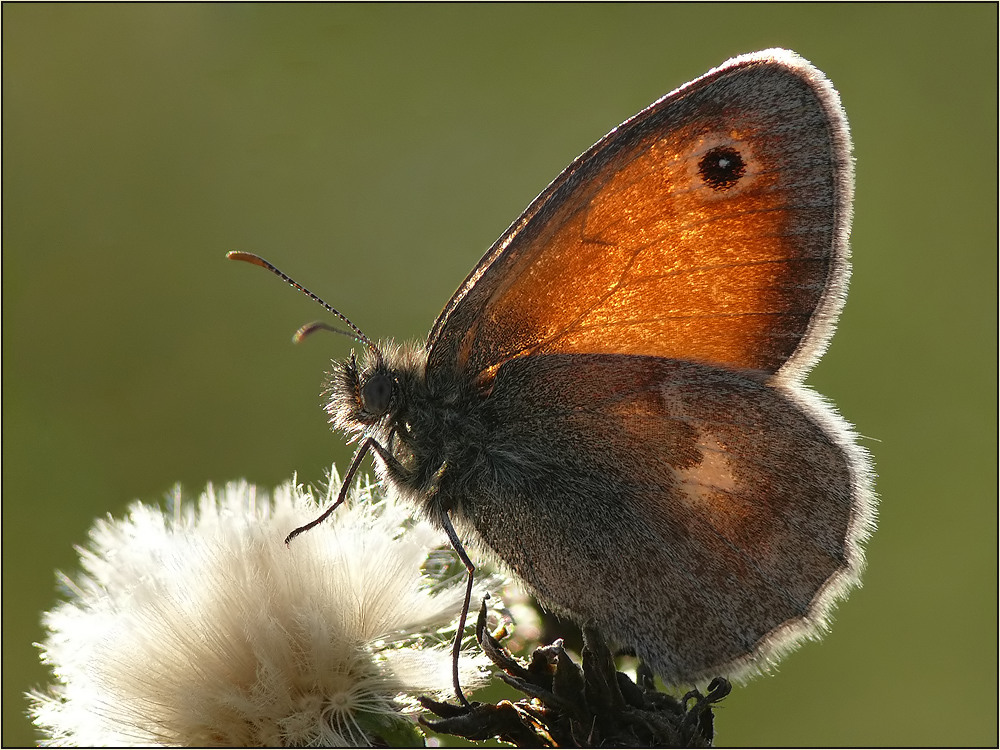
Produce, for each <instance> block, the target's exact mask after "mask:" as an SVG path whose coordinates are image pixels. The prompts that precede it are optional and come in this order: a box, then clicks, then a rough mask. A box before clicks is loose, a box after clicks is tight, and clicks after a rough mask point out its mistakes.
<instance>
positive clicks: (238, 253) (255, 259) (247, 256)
mask: <svg viewBox="0 0 1000 750" xmlns="http://www.w3.org/2000/svg"><path fill="white" fill-rule="evenodd" d="M226 258H228V259H229V260H244V261H246V262H247V263H253V264H254V265H255V266H259V265H262V262H261V261H262V259H261V258H260V257H259V256H256V255H254V254H253V253H245V252H243V251H242V250H230V251H229V252H228V253H226Z"/></svg>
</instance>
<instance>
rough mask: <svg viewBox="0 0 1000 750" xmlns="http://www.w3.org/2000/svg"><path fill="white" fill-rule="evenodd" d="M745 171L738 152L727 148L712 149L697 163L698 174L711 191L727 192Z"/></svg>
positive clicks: (745, 167)
mask: <svg viewBox="0 0 1000 750" xmlns="http://www.w3.org/2000/svg"><path fill="white" fill-rule="evenodd" d="M746 171H747V165H746V164H745V163H744V162H743V157H742V156H740V152H739V151H737V150H736V149H735V148H730V147H729V146H718V147H717V148H713V149H712V150H711V151H709V152H708V153H707V154H705V155H704V156H703V157H701V161H700V162H698V173H699V174H700V175H701V179H703V180H704V181H705V184H706V185H708V186H709V187H710V188H712V190H729V188H731V187H733V186H734V185H735V184H736V183H737V182H739V181H740V179H741V178H742V177H743V175H744V174H746Z"/></svg>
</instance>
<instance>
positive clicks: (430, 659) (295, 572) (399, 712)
mask: <svg viewBox="0 0 1000 750" xmlns="http://www.w3.org/2000/svg"><path fill="white" fill-rule="evenodd" d="M337 485H339V481H338V480H337V479H336V478H333V479H332V481H331V486H332V487H336V486H337ZM316 507H317V504H316V502H315V500H314V499H313V496H312V495H311V493H310V492H308V491H304V490H303V489H302V488H300V487H298V486H296V484H295V483H294V481H293V482H290V483H287V484H285V485H283V486H281V487H279V488H278V489H277V490H276V491H275V493H274V497H273V500H272V499H269V498H268V497H267V496H266V495H265V494H263V493H260V492H258V491H257V490H256V488H254V487H253V486H251V485H249V484H247V483H245V482H240V483H233V484H229V485H227V486H226V487H225V488H224V489H223V490H222V491H221V492H216V491H215V490H214V489H213V488H212V487H209V488H208V489H207V490H206V491H205V492H204V493H202V495H201V497H200V499H199V501H198V504H197V507H195V506H194V505H192V504H187V503H182V502H181V496H180V491H179V490H177V491H175V493H174V496H173V498H172V500H171V503H170V510H169V511H168V512H167V513H166V514H165V513H163V512H162V511H161V510H159V509H157V508H154V507H151V506H148V505H144V504H141V503H136V504H134V505H133V506H132V507H131V508H130V509H129V513H128V516H127V517H126V518H125V519H123V520H115V519H112V518H110V517H109V518H107V519H103V520H99V521H98V522H97V523H96V524H95V526H94V528H93V529H92V530H91V532H90V543H89V545H88V546H87V548H86V549H80V550H79V552H80V558H81V564H82V568H83V571H84V572H83V574H82V575H80V576H78V577H76V578H75V579H72V580H71V579H69V578H67V577H65V576H63V582H64V584H65V585H66V588H67V591H68V600H67V601H65V602H63V603H61V604H59V605H58V606H57V607H55V608H54V609H53V610H52V611H50V612H48V613H46V614H45V616H44V622H45V626H46V628H47V631H48V636H47V638H46V639H45V641H44V642H43V643H42V644H39V647H40V649H41V651H42V660H43V661H44V662H45V663H47V664H49V665H50V666H51V668H52V671H53V674H54V676H55V678H56V681H55V684H53V685H51V686H50V687H49V688H48V689H47V690H45V691H44V692H39V691H36V692H33V693H31V694H30V696H29V697H30V701H31V712H32V715H33V718H34V721H35V723H36V725H37V726H38V727H39V728H40V729H41V730H42V731H43V732H44V734H45V740H44V743H45V744H49V745H93V746H102V745H103V746H115V745H153V744H162V745H195V746H205V745H230V746H247V745H266V746H295V745H328V746H329V745H356V744H367V743H369V742H371V741H373V740H374V741H379V742H388V743H390V744H413V743H414V742H419V741H420V736H419V735H418V734H416V731H417V730H416V729H415V725H414V724H413V722H412V721H411V720H410V717H408V716H406V714H407V713H408V712H410V711H415V710H417V708H418V707H417V704H416V702H415V700H414V699H415V697H416V696H417V695H425V694H429V695H437V696H440V697H445V696H448V695H450V694H451V691H452V680H451V654H450V647H449V644H450V639H451V637H452V636H453V635H454V627H455V621H456V620H457V617H458V614H459V610H460V608H461V604H462V598H463V594H464V585H463V584H464V579H463V576H462V575H457V576H452V577H450V578H449V579H448V580H445V581H434V580H432V579H431V578H430V577H429V576H428V575H427V574H426V571H427V570H428V569H429V568H430V567H433V565H431V566H428V565H425V564H426V563H427V562H428V556H429V555H430V554H431V553H432V552H433V550H434V548H435V547H438V546H440V545H441V543H442V541H443V540H442V534H441V533H440V532H439V531H437V530H436V529H434V528H433V527H432V526H430V524H428V523H427V522H425V521H420V520H415V519H413V518H412V517H411V516H410V515H409V513H408V511H407V510H406V509H405V508H403V507H401V506H399V505H398V504H396V503H395V502H394V501H392V500H391V499H386V498H382V499H377V500H376V499H374V498H373V497H372V496H371V489H370V488H356V489H355V491H354V493H353V496H352V499H351V502H350V504H349V507H343V508H340V509H338V511H337V512H336V513H335V514H334V516H333V518H331V519H330V521H328V522H327V523H325V524H323V525H321V526H319V527H317V528H316V529H315V530H313V531H311V532H310V533H308V534H304V535H302V536H300V537H298V538H297V539H296V540H295V541H294V542H293V543H292V544H291V545H290V546H287V547H286V545H285V544H284V543H283V540H284V538H285V535H286V534H287V533H288V532H289V531H290V530H291V529H292V528H294V527H296V526H298V525H300V524H301V523H302V522H303V521H305V520H309V519H310V518H311V517H312V516H313V515H314V514H315V513H316ZM437 568H438V569H439V570H440V569H442V566H441V565H440V564H438V565H437ZM490 585H492V584H490ZM449 629H450V632H449ZM477 659H478V661H477ZM482 664H483V659H482V658H481V657H472V656H464V655H463V657H462V659H461V661H460V666H461V668H462V675H461V677H462V681H463V685H464V686H466V687H473V688H474V687H476V686H477V685H478V684H480V683H481V681H482V679H483V678H482V675H481V674H480V669H479V667H480V666H481V665H482Z"/></svg>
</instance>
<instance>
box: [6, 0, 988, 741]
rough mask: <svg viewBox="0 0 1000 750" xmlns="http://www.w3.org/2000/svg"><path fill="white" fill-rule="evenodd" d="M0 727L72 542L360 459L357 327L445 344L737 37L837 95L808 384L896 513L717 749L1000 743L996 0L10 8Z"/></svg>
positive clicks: (20, 708) (747, 690)
mask: <svg viewBox="0 0 1000 750" xmlns="http://www.w3.org/2000/svg"><path fill="white" fill-rule="evenodd" d="M2 12H3V115H4V117H3V199H4V200H3V276H2V279H3V430H4V431H3V437H4V441H3V500H4V502H3V691H4V692H3V737H2V741H3V744H4V745H10V744H30V743H32V742H34V741H35V739H36V737H35V735H34V733H33V731H32V728H31V726H30V725H29V723H28V722H27V720H26V719H25V717H24V711H25V702H24V700H23V698H22V693H23V691H25V690H26V689H28V688H30V687H32V686H38V685H41V684H43V683H44V682H45V681H46V679H47V676H46V672H45V670H44V669H43V668H42V667H41V666H40V664H39V662H38V658H37V654H36V651H35V649H34V648H33V646H32V642H33V641H36V640H38V639H39V638H40V637H41V635H42V631H41V627H40V625H39V615H40V613H41V612H42V611H43V610H45V609H47V608H49V607H51V606H52V605H53V604H54V602H55V600H56V599H55V597H56V590H55V578H54V574H53V571H54V570H55V569H57V568H59V569H63V570H67V571H69V570H73V569H74V567H75V559H76V557H75V553H74V551H73V545H74V544H79V543H82V542H84V541H85V539H86V534H87V530H88V528H89V527H90V525H91V523H92V521H93V519H94V518H95V517H96V516H99V515H102V514H105V513H112V514H116V515H120V514H121V513H122V512H123V510H124V509H125V507H126V505H127V504H128V503H129V502H130V501H132V500H134V499H136V498H141V499H144V500H150V501H156V500H159V499H160V498H162V497H163V495H164V493H165V492H166V491H167V490H168V489H169V488H170V487H171V485H173V484H174V483H175V482H181V483H183V485H184V487H185V488H186V489H188V490H190V491H192V492H196V491H197V490H199V489H200V488H201V487H203V485H204V484H205V483H206V482H209V481H212V482H217V483H218V482H225V481H226V480H230V479H235V478H238V477H247V478H249V479H250V480H252V481H254V482H258V483H261V484H263V485H265V486H272V485H274V484H276V483H278V482H280V481H282V480H283V479H286V478H288V477H290V476H291V474H292V472H294V471H298V472H299V477H300V478H301V479H303V480H305V481H307V482H321V481H322V480H323V476H324V470H325V468H326V467H327V466H328V465H329V463H330V462H331V461H332V460H336V461H337V462H338V463H339V464H343V463H344V462H345V461H346V459H347V457H348V455H349V454H348V451H347V449H346V448H345V447H344V445H343V442H342V440H341V439H340V438H339V437H338V436H336V435H334V434H332V433H331V432H329V430H328V429H327V426H326V422H325V419H324V415H323V413H322V411H321V409H320V395H319V388H320V383H321V379H322V373H323V370H324V369H325V368H326V366H327V362H328V360H329V359H330V358H331V357H341V356H343V355H344V354H345V353H346V352H347V350H348V349H349V344H348V342H346V341H344V340H341V339H339V338H337V337H331V336H323V335H319V336H317V337H315V338H314V339H311V340H309V341H307V342H305V344H303V345H302V346H298V347H295V346H293V345H292V344H291V342H290V336H291V334H292V332H293V331H294V330H295V328H296V327H297V326H298V325H299V324H301V323H304V322H307V321H309V320H313V319H314V318H317V317H320V314H321V311H320V310H319V309H318V308H317V307H316V306H315V305H314V304H313V303H311V302H309V301H308V300H307V299H305V298H304V297H302V296H301V295H298V294H296V293H294V292H292V291H291V290H290V289H288V288H287V287H285V286H283V285H282V284H281V283H280V282H278V281H277V280H276V279H274V278H272V277H270V276H268V275H267V274H265V273H263V272H261V271H260V270H258V269H252V268H250V267H249V266H245V265H237V264H234V263H229V262H227V261H226V260H225V259H224V254H225V252H226V251H227V250H229V249H233V248H239V249H244V250H252V251H256V252H259V253H262V254H264V255H266V256H267V257H268V258H270V259H271V260H272V261H274V262H275V263H277V264H278V265H279V266H280V267H282V268H283V269H285V270H286V271H288V272H289V273H291V274H293V275H294V276H295V277H296V278H297V279H299V280H300V281H301V282H302V283H304V284H306V285H307V286H309V287H310V288H312V289H313V290H314V291H316V292H317V293H319V294H321V295H322V296H324V297H325V298H326V299H327V300H328V301H330V302H331V303H333V304H335V305H336V306H337V307H339V308H340V309H342V310H343V311H345V312H346V313H347V314H349V315H350V316H351V317H352V319H353V320H354V321H355V322H356V323H358V324H359V325H360V326H361V327H362V328H363V329H364V330H365V331H367V332H368V334H369V335H371V336H373V337H380V338H381V337H390V336H393V337H396V338H399V339H415V338H422V337H423V336H424V335H425V334H426V332H427V330H428V329H429V327H430V325H431V323H432V322H433V320H434V318H435V316H436V315H437V314H438V312H439V311H440V309H441V307H442V306H443V305H444V303H445V302H446V301H447V300H448V298H449V296H450V295H451V294H452V292H453V291H454V289H455V288H456V287H457V285H458V283H459V282H460V281H461V280H462V279H463V278H464V277H465V274H466V273H467V272H468V271H469V270H470V269H471V268H472V266H473V264H474V263H475V262H476V260H477V259H478V258H479V257H480V255H481V253H482V252H483V251H484V250H485V249H486V248H487V247H488V246H489V245H490V244H491V243H492V242H493V240H494V239H495V238H496V237H497V236H498V235H499V234H500V232H501V231H503V229H504V228H506V226H507V225H508V224H509V223H510V222H511V221H512V220H513V219H514V218H515V217H516V216H517V215H518V214H519V213H520V211H521V210H522V209H523V208H524V207H525V206H526V205H527V203H528V201H530V200H531V198H532V197H534V195H535V194H536V193H538V192H539V191H540V190H541V189H542V188H543V187H545V185H546V184H547V183H548V182H549V180H551V179H552V178H553V177H554V176H555V175H556V174H557V173H558V172H559V171H560V170H561V169H562V168H563V167H564V166H566V165H567V164H568V163H569V162H570V160H571V159H573V158H574V157H575V156H576V155H577V154H578V153H580V152H581V151H583V150H584V149H585V148H586V147H588V146H589V145H590V144H591V143H592V142H594V141H595V140H597V138H599V137H600V136H602V135H603V134H604V133H605V132H606V131H608V130H609V129H610V128H612V127H613V126H615V125H616V124H618V123H619V122H620V121H621V120H623V119H625V118H626V117H628V116H630V115H632V114H633V113H635V112H636V111H638V110H639V109H640V108H642V107H644V106H645V105H647V104H648V103H650V102H651V101H653V100H654V99H656V98H657V97H659V96H660V95H662V94H664V93H665V92H667V91H670V90H671V89H673V88H675V87H676V86H678V85H680V84H681V83H684V82H685V81H687V80H689V79H691V78H693V77H695V76H697V75H699V74H701V73H703V72H705V71H706V70H708V69H709V68H710V67H712V66H715V65H717V64H719V63H721V62H722V61H724V60H725V59H727V58H728V57H730V56H732V55H735V54H738V53H741V52H747V51H751V50H755V49H761V48H765V47H769V46H785V47H790V48H792V49H795V50H796V51H798V52H799V53H801V54H802V55H804V56H805V57H807V58H808V59H810V60H812V61H813V62H814V63H815V64H816V65H818V66H819V67H820V68H821V69H822V70H824V71H825V72H826V73H827V74H828V75H829V77H830V78H831V80H832V81H833V82H834V84H835V85H836V86H837V87H838V89H839V90H840V92H841V95H842V97H843V102H844V105H845V107H846V109H847V112H848V116H849V118H850V121H851V125H852V128H853V133H854V139H855V147H856V156H857V180H858V189H857V206H856V220H855V228H854V234H853V248H854V253H855V274H854V279H853V282H852V287H851V294H850V298H849V301H848V305H847V308H846V311H845V313H844V316H843V319H842V324H841V326H840V328H839V331H838V334H837V336H836V337H835V339H834V341H833V345H832V347H831V348H830V351H829V353H828V354H827V356H826V358H825V359H824V360H823V362H822V363H821V365H820V366H819V367H818V368H817V370H816V371H815V373H814V374H813V375H812V376H811V378H810V382H812V383H813V384H814V385H815V386H816V387H817V388H818V389H819V390H820V391H821V392H822V393H824V394H826V395H828V396H830V397H831V398H833V399H834V400H835V401H836V403H837V404H838V406H839V407H840V409H841V411H842V412H843V414H844V415H845V416H847V417H848V419H850V420H852V421H854V422H855V423H856V424H857V426H858V430H859V432H860V433H861V434H862V435H864V436H865V441H864V442H865V445H867V446H868V447H869V448H870V449H871V451H872V452H873V454H874V455H875V458H876V463H877V469H878V473H879V482H878V490H879V492H880V494H881V497H882V504H881V513H880V515H881V528H880V529H879V531H878V533H877V534H876V536H875V537H874V539H873V540H872V542H871V544H870V546H869V572H868V574H867V577H866V579H865V586H864V588H863V589H861V590H860V591H857V592H855V594H854V595H853V596H852V597H851V599H850V600H849V601H848V602H846V603H845V604H844V605H843V606H842V607H841V608H840V609H839V610H838V613H837V617H836V623H835V627H834V630H833V632H832V634H831V635H830V636H829V637H828V638H827V639H826V640H825V641H824V642H823V643H822V644H821V645H816V644H809V645H807V646H805V647H803V648H802V649H801V650H800V651H798V652H796V653H795V654H794V655H792V656H791V657H789V658H788V659H786V660H785V661H784V662H783V664H782V666H781V669H780V671H779V672H778V674H776V675H775V676H773V677H770V678H765V679H759V680H756V681H755V682H753V683H751V684H750V685H748V686H746V687H744V688H740V689H737V690H736V691H735V692H734V693H733V695H732V696H731V697H730V698H728V699H727V700H726V701H725V703H724V704H723V707H721V708H720V709H719V710H718V712H717V726H718V741H719V743H720V744H722V745H816V744H821V745H995V744H996V743H997V740H998V737H997V714H996V706H997V511H996V509H997V483H996V478H997V472H996V455H997V453H996V451H997V429H996V428H997V399H996V396H997V371H996V366H997V226H996V225H997V221H996V219H997V96H996V94H997V7H996V5H993V4H979V5H899V4H875V5H868V4H858V5H832V4H819V5H784V4H781V5H754V4H750V5H735V6H734V5H726V4H720V5H716V4H708V5H694V6H689V5H553V6H540V5H495V6H494V5H488V6H463V5H458V6H455V5H434V6H426V7H424V6H406V5H391V6H378V5H364V6H350V5H348V6H339V5H290V6H279V5H187V4H182V5H172V4H168V5H87V4H84V5H45V4H39V5H31V4H28V5H10V4H5V5H4V6H3V11H2Z"/></svg>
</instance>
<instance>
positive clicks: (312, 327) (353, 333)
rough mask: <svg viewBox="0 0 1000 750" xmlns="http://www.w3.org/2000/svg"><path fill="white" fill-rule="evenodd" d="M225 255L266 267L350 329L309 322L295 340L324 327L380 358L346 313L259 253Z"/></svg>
mask: <svg viewBox="0 0 1000 750" xmlns="http://www.w3.org/2000/svg"><path fill="white" fill-rule="evenodd" d="M226 257H227V258H229V259H230V260H242V261H244V262H246V263H251V264H253V265H255V266H260V267H261V268H266V269H267V270H268V271H270V272H271V273H273V274H274V275H275V276H277V277H278V278H280V279H284V281H285V282H286V283H287V284H289V285H291V286H293V287H295V288H296V289H298V290H299V291H300V292H302V293H303V294H304V295H306V296H307V297H309V298H310V299H311V300H313V302H318V303H319V304H320V305H322V306H323V309H324V310H326V311H327V312H329V313H332V314H334V315H336V316H337V317H338V318H340V319H341V320H342V321H344V322H345V323H347V326H348V328H350V329H351V330H350V331H345V330H343V329H342V328H335V327H334V326H330V325H327V324H325V323H309V324H308V325H304V326H302V327H301V328H300V329H299V330H298V331H296V332H295V336H294V337H293V338H294V340H295V341H296V342H298V341H301V340H302V339H304V338H305V337H306V336H308V335H309V334H311V333H312V332H313V331H316V330H318V329H320V328H324V329H327V330H330V331H333V332H335V333H340V334H342V335H344V336H347V337H348V338H351V339H354V340H355V341H357V342H358V343H360V344H364V345H365V346H367V347H368V349H369V350H370V351H371V352H372V353H373V354H374V355H375V356H376V357H378V359H379V360H381V359H382V353H381V352H380V351H379V349H378V347H377V346H375V344H374V343H372V340H371V339H370V338H368V337H367V336H365V334H364V333H363V332H362V331H361V329H360V328H358V327H357V326H356V325H354V323H352V322H351V321H350V319H349V318H348V317H347V316H346V315H344V314H343V313H342V312H340V310H338V309H336V308H335V307H333V306H332V305H329V304H328V303H326V302H325V301H323V299H321V298H320V297H319V296H318V295H316V294H313V293H312V292H310V291H309V290H308V289H306V288H305V287H304V286H302V285H301V284H300V283H299V282H297V281H296V280H295V279H293V278H292V277H291V276H289V275H288V274H287V273H285V272H284V271H282V270H281V269H279V268H277V267H276V266H275V265H274V264H272V263H269V262H268V261H266V260H264V259H263V258H261V257H260V256H259V255H254V254H253V253H245V252H243V251H242V250H230V251H229V252H228V253H226Z"/></svg>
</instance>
